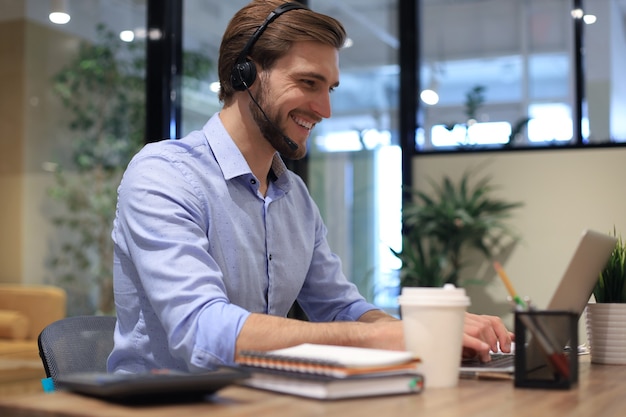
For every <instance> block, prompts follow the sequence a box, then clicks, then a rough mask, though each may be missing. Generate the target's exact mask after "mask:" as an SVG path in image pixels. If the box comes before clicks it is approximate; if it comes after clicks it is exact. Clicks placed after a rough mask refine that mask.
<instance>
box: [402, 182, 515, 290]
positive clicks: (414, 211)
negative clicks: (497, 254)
mask: <svg viewBox="0 0 626 417" xmlns="http://www.w3.org/2000/svg"><path fill="white" fill-rule="evenodd" d="M473 177H474V171H466V172H465V173H464V174H463V175H462V176H461V178H460V180H459V181H458V182H457V183H455V182H454V181H453V180H452V179H451V178H449V177H448V176H445V177H444V178H443V179H442V181H441V183H437V182H435V181H433V180H432V179H431V180H429V183H430V185H431V188H432V193H426V192H423V191H417V190H411V195H412V196H413V199H412V200H411V201H409V202H407V203H405V205H404V207H403V220H404V231H403V238H402V242H403V247H402V250H401V251H395V250H393V249H392V252H393V253H394V255H396V256H397V257H398V258H399V259H400V260H401V261H402V267H401V269H400V287H401V288H402V287H406V286H413V287H415V286H422V287H423V286H428V287H439V286H443V285H444V284H446V283H452V284H454V285H455V286H458V285H459V281H460V278H461V276H460V273H461V270H462V269H463V268H464V267H465V266H467V265H468V264H469V259H467V258H466V255H468V252H469V251H470V250H471V249H475V250H477V253H479V254H482V256H484V257H485V258H486V259H488V260H490V259H491V258H492V256H493V253H494V251H495V249H496V248H498V247H500V246H501V244H502V241H503V238H505V237H508V238H510V239H517V236H516V234H515V233H514V232H513V230H512V229H511V228H510V227H509V226H508V225H507V223H506V220H507V219H508V218H509V217H510V216H511V214H512V210H513V209H515V208H517V207H520V206H521V205H522V203H521V202H509V201H506V200H503V199H499V198H497V197H495V196H494V195H493V192H494V190H495V189H496V187H495V186H494V185H493V184H492V182H491V178H490V177H489V176H485V177H482V178H479V179H478V180H476V181H475V182H474V181H473V179H474V178H473Z"/></svg>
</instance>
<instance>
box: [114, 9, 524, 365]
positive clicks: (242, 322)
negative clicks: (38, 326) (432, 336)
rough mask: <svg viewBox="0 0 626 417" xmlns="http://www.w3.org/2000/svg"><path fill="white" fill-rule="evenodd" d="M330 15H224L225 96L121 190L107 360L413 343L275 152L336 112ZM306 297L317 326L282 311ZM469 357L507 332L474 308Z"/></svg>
mask: <svg viewBox="0 0 626 417" xmlns="http://www.w3.org/2000/svg"><path fill="white" fill-rule="evenodd" d="M344 40H345V32H344V29H343V27H342V26H341V24H340V23H339V22H337V21H336V20H334V19H332V18H330V17H328V16H324V15H320V14H317V13H314V12H313V11H311V10H309V9H306V8H303V7H302V6H299V5H298V4H297V3H295V4H287V5H283V4H282V3H281V2H280V1H277V0H271V1H259V0H255V1H252V2H251V3H250V4H249V5H247V6H246V7H244V8H243V9H241V10H240V11H239V12H238V13H237V14H236V15H235V16H234V17H233V19H232V20H231V22H230V23H229V25H228V27H227V29H226V32H225V34H224V38H223V40H222V45H221V47H220V56H219V62H218V72H219V78H220V85H221V91H220V99H221V100H222V101H223V103H224V107H223V109H222V110H221V111H220V112H219V114H217V115H215V116H213V117H212V118H211V119H210V120H209V121H208V122H207V124H206V125H205V126H204V128H203V129H202V130H201V131H196V132H193V133H191V134H190V135H188V136H187V137H185V138H182V139H180V140H169V141H162V142H159V143H156V144H150V145H147V146H146V147H145V148H144V149H143V150H142V151H141V152H139V153H138V154H137V155H136V156H135V158H134V159H133V161H132V162H131V163H130V164H129V166H128V169H127V171H126V173H125V175H124V178H123V180H122V182H121V184H120V188H119V200H118V211H117V217H116V219H115V224H114V230H113V234H112V237H113V240H114V242H115V260H114V287H115V288H114V291H115V301H116V309H117V318H118V322H117V327H116V331H115V347H114V350H113V352H112V353H111V355H110V357H109V363H108V366H109V370H111V371H118V372H144V371H146V370H150V369H154V368H172V369H180V370H186V371H201V370H205V369H207V368H211V367H213V366H215V365H220V364H228V363H232V362H233V361H234V357H235V354H236V352H238V351H240V350H248V349H254V350H268V349H276V348H281V347H287V346H291V345H296V344H299V343H304V342H308V343H325V344H337V345H351V346H363V347H375V348H385V349H396V350H402V349H404V337H403V329H402V322H401V321H399V320H397V319H395V318H393V317H391V316H389V315H387V314H385V313H384V312H382V311H381V310H379V309H377V308H376V307H375V306H373V305H371V304H369V303H367V302H366V301H365V300H364V299H363V298H362V296H361V295H360V294H359V293H358V291H357V289H356V287H355V286H354V285H353V284H352V283H350V282H349V281H348V280H347V279H346V277H345V276H344V275H343V274H342V272H341V264H340V261H339V260H338V258H337V257H336V256H335V255H334V254H333V253H332V252H331V250H330V248H329V247H328V244H327V241H326V228H325V226H324V224H323V222H322V219H321V217H320V214H319V212H318V209H317V207H316V205H315V203H314V202H313V200H312V199H311V197H310V196H309V194H308V191H307V189H306V187H305V185H304V183H303V182H302V180H301V179H300V178H299V177H297V176H296V175H295V174H293V173H292V172H290V171H288V170H287V169H286V168H285V165H284V164H283V162H282V160H281V159H280V156H279V153H281V154H283V155H285V156H286V157H289V158H293V159H297V158H301V157H303V156H304V154H305V152H306V141H307V138H308V136H309V133H310V131H311V129H313V127H314V126H315V125H316V124H317V123H319V122H320V121H322V119H324V118H328V117H330V115H331V109H330V93H331V91H332V90H333V89H334V88H335V87H337V86H338V85H339V68H338V50H339V49H340V48H341V46H342V45H343V43H344ZM295 300H297V301H298V302H299V304H300V305H301V307H302V308H303V309H304V310H305V312H306V313H307V315H308V317H309V319H310V321H308V322H305V321H299V320H293V319H288V318H286V314H287V312H288V311H289V309H290V307H291V306H292V304H293V302H294V301H295ZM465 330H466V332H465V335H464V348H465V352H466V353H470V354H478V355H480V356H481V357H482V358H483V359H485V360H487V359H488V351H489V348H490V347H491V348H493V349H495V348H497V345H498V343H499V344H500V345H501V346H502V347H503V349H508V346H509V345H510V342H511V339H510V334H509V332H508V331H507V330H506V328H505V327H504V326H503V324H502V322H501V321H500V320H499V319H498V318H495V317H488V316H476V315H470V314H468V315H467V320H466V327H465Z"/></svg>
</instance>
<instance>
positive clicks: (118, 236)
mask: <svg viewBox="0 0 626 417" xmlns="http://www.w3.org/2000/svg"><path fill="white" fill-rule="evenodd" d="M168 159H169V155H168V154H157V155H154V154H148V155H147V156H142V157H141V159H140V160H138V159H135V160H134V161H133V162H132V163H131V164H130V165H129V167H128V169H127V171H126V173H125V175H124V179H123V181H122V183H121V185H120V188H119V201H118V213H117V219H116V226H115V229H114V230H115V235H114V239H115V240H116V243H117V244H118V246H119V249H120V250H121V251H122V252H125V256H127V257H128V259H129V260H130V261H129V263H130V264H132V268H134V269H135V270H136V271H137V272H136V274H135V275H134V276H133V274H128V276H129V277H132V278H131V279H135V280H136V281H137V282H135V283H134V285H135V287H137V288H138V289H137V291H138V295H139V298H140V300H139V303H145V306H146V307H147V308H143V309H142V310H143V311H144V312H145V311H147V312H149V313H147V314H154V316H155V318H154V320H155V323H159V325H161V326H162V327H163V333H164V337H166V338H167V344H168V346H169V354H171V355H172V356H173V357H175V358H177V359H178V360H183V361H184V362H185V363H186V364H187V366H188V367H189V368H190V369H192V370H193V369H195V368H207V367H211V366H214V365H217V364H224V363H232V361H233V360H234V358H233V356H234V352H235V342H236V339H237V336H238V334H239V332H240V330H241V328H242V326H243V324H244V322H245V320H246V318H247V317H248V315H249V314H250V313H249V312H248V311H246V310H245V309H243V308H240V307H238V306H236V305H233V304H231V303H230V301H229V299H228V296H227V293H226V290H225V286H224V282H223V276H222V273H221V271H220V268H219V267H218V265H217V263H216V262H215V260H214V259H213V258H212V257H211V255H210V254H209V251H208V244H209V242H208V238H207V230H208V228H209V227H210V224H209V216H208V215H207V214H206V210H207V207H206V205H204V204H203V203H202V201H200V199H199V198H198V197H197V196H199V195H202V193H201V192H200V190H199V189H198V187H199V186H198V184H197V183H196V182H194V174H193V173H191V172H187V170H189V169H190V168H189V167H187V166H185V165H182V164H178V163H177V162H176V160H168ZM144 312H142V314H146V313H144ZM149 319H150V317H148V318H144V320H145V321H146V323H147V324H146V325H149Z"/></svg>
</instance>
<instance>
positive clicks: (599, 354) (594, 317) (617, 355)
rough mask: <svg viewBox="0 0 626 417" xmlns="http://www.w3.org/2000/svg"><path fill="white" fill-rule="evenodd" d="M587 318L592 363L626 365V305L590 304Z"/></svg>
mask: <svg viewBox="0 0 626 417" xmlns="http://www.w3.org/2000/svg"><path fill="white" fill-rule="evenodd" d="M585 316H586V328H587V338H588V340H589V345H590V347H591V362H592V363H601V364H607V365H608V364H610V365H626V303H589V304H587V308H586V310H585Z"/></svg>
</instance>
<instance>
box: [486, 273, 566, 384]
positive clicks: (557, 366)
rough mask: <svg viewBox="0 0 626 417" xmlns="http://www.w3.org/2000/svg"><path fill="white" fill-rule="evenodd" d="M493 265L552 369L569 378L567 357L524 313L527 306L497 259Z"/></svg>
mask: <svg viewBox="0 0 626 417" xmlns="http://www.w3.org/2000/svg"><path fill="white" fill-rule="evenodd" d="M493 267H494V269H495V270H496V272H497V273H498V275H499V276H500V279H501V280H502V282H503V283H504V286H505V287H506V289H507V290H508V292H509V295H510V296H511V298H512V299H513V301H514V302H515V310H516V311H517V312H521V313H522V314H521V315H520V316H519V317H520V319H521V320H522V322H523V323H524V325H525V326H526V328H527V329H528V330H529V331H530V333H531V334H532V335H534V336H535V337H536V338H537V342H538V343H539V347H540V348H541V350H542V351H543V353H544V354H545V355H546V357H547V358H548V360H549V361H550V364H551V365H552V367H553V369H554V370H555V371H556V372H558V373H560V374H561V375H562V376H563V377H564V378H569V376H570V373H569V367H568V361H567V357H566V356H565V355H563V354H562V353H559V350H558V346H554V345H553V344H552V343H551V341H550V340H549V338H548V337H547V336H546V333H545V330H544V329H543V328H542V327H541V326H540V324H539V323H538V322H537V321H535V320H534V318H533V317H531V316H527V315H525V314H524V312H525V311H528V306H527V305H526V303H525V302H524V301H523V300H522V299H521V298H520V297H519V296H518V295H517V293H516V292H515V288H513V284H511V280H509V276H508V275H507V274H506V272H505V271H504V268H502V265H500V263H499V262H498V261H494V263H493Z"/></svg>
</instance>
